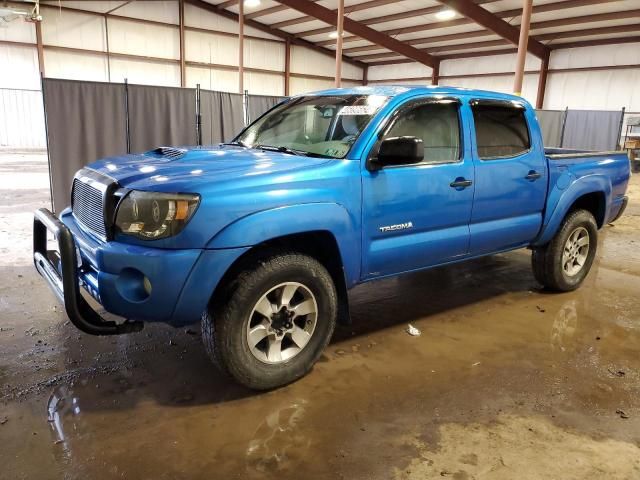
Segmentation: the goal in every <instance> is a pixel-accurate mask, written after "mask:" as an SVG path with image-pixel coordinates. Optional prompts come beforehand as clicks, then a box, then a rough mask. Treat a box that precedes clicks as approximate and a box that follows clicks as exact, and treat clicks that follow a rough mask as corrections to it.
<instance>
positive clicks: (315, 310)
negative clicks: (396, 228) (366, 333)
mask: <svg viewBox="0 0 640 480" xmlns="http://www.w3.org/2000/svg"><path fill="white" fill-rule="evenodd" d="M228 289H229V290H228V292H227V295H226V298H227V299H228V300H227V301H225V302H224V303H221V304H218V305H215V302H214V306H212V307H211V308H210V310H209V311H208V312H207V313H206V314H205V315H204V316H203V319H202V333H203V340H204V344H205V347H206V349H207V352H208V353H209V355H210V356H211V357H212V359H213V360H214V362H215V363H216V364H217V365H218V366H219V367H220V368H221V369H222V370H223V371H224V372H226V373H228V374H230V375H231V376H232V377H233V378H234V379H235V380H236V381H238V382H239V383H241V384H243V385H245V386H247V387H249V388H253V389H258V390H265V389H271V388H276V387H279V386H282V385H285V384H287V383H290V382H292V381H294V380H296V379H298V378H300V377H302V376H303V375H305V374H306V373H307V372H308V371H309V370H310V369H311V367H312V366H313V364H314V363H315V362H316V361H317V360H318V358H319V357H320V355H321V354H322V351H323V349H324V348H325V347H326V345H327V344H328V343H329V340H330V339H331V335H332V334H333V329H334V327H335V323H336V314H337V295H336V290H335V287H334V284H333V281H332V279H331V275H330V274H329V272H328V271H327V270H326V268H324V266H323V265H322V264H320V263H319V262H318V261H317V260H315V259H314V258H312V257H309V256H306V255H301V254H297V253H284V254H278V255H274V256H272V257H270V258H268V259H266V260H264V261H261V262H258V263H257V264H255V265H252V266H251V267H249V268H248V269H246V270H245V271H244V272H243V273H241V274H240V275H239V277H238V278H237V279H236V281H234V282H232V284H231V285H229V287H228Z"/></svg>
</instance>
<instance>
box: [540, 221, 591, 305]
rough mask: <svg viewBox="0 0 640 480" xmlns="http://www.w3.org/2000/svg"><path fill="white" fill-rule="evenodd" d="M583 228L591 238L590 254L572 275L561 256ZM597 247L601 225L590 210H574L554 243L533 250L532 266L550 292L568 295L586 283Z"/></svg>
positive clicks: (554, 239) (556, 235) (555, 237)
mask: <svg viewBox="0 0 640 480" xmlns="http://www.w3.org/2000/svg"><path fill="white" fill-rule="evenodd" d="M579 227H583V228H584V229H585V230H586V231H587V233H588V235H589V251H588V253H587V259H586V262H585V263H584V265H583V267H582V269H581V270H580V271H579V272H578V273H577V274H575V275H574V276H569V275H567V273H566V272H565V270H564V269H563V265H562V253H563V250H564V247H565V244H566V242H567V239H568V238H569V235H571V233H572V232H574V231H575V230H576V229H577V228H579ZM597 247H598V225H597V224H596V220H595V218H594V217H593V215H592V214H591V212H589V211H587V210H574V211H573V212H570V213H569V214H568V215H567V217H566V218H565V219H564V221H563V222H562V225H561V227H560V229H559V230H558V232H557V233H556V234H555V236H554V237H553V238H552V239H551V241H550V242H549V243H548V244H546V245H544V246H542V247H537V248H534V249H533V253H532V255H531V266H532V267H533V274H534V276H535V277H536V280H537V281H538V282H540V283H541V284H542V285H544V286H545V287H546V288H548V289H549V290H553V291H557V292H569V291H571V290H575V289H576V288H578V287H579V286H580V284H581V283H582V282H583V281H584V279H585V277H586V276H587V274H588V273H589V270H590V269H591V265H592V264H593V259H594V257H595V255H596V250H597Z"/></svg>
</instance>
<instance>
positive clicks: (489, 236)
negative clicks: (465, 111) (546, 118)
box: [469, 99, 547, 255]
mask: <svg viewBox="0 0 640 480" xmlns="http://www.w3.org/2000/svg"><path fill="white" fill-rule="evenodd" d="M470 103H471V105H470V106H471V110H472V114H473V115H472V116H473V123H474V129H473V130H474V132H475V135H472V137H473V138H474V163H475V197H474V202H473V211H472V214H471V224H470V226H469V230H470V235H471V244H470V253H471V255H480V254H484V253H491V252H497V251H500V250H506V249H509V248H514V247H518V246H521V245H526V244H528V243H529V242H530V241H531V240H532V239H533V238H535V236H536V235H537V233H538V230H539V229H540V226H541V224H542V211H543V209H544V205H545V198H546V194H547V171H546V166H547V164H546V158H545V156H544V150H543V146H542V145H541V144H540V143H541V141H540V135H539V134H536V135H532V127H534V126H535V125H537V124H536V123H535V122H536V120H535V116H534V114H533V111H532V110H531V109H530V108H526V106H525V104H524V103H519V102H511V101H499V100H486V99H482V100H472V101H471V102H470ZM535 132H536V133H537V130H535ZM536 142H537V144H536Z"/></svg>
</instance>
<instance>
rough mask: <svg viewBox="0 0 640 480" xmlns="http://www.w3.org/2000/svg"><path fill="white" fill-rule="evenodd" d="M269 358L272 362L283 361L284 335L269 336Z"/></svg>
mask: <svg viewBox="0 0 640 480" xmlns="http://www.w3.org/2000/svg"><path fill="white" fill-rule="evenodd" d="M267 360H269V361H270V362H280V361H282V337H278V336H276V335H272V336H271V337H269V346H268V348H267Z"/></svg>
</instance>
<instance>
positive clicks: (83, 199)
mask: <svg viewBox="0 0 640 480" xmlns="http://www.w3.org/2000/svg"><path fill="white" fill-rule="evenodd" d="M103 199H104V197H103V193H102V191H100V190H98V189H97V188H96V187H94V186H92V185H89V184H88V183H85V182H83V181H82V180H81V179H79V178H76V179H75V180H74V181H73V198H72V203H71V206H72V210H73V216H74V217H76V219H77V220H78V221H79V222H80V223H81V224H82V225H83V226H85V227H86V228H88V229H89V230H91V231H92V232H94V233H95V234H97V235H99V236H100V237H102V238H106V236H107V229H106V227H105V223H104V206H103Z"/></svg>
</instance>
